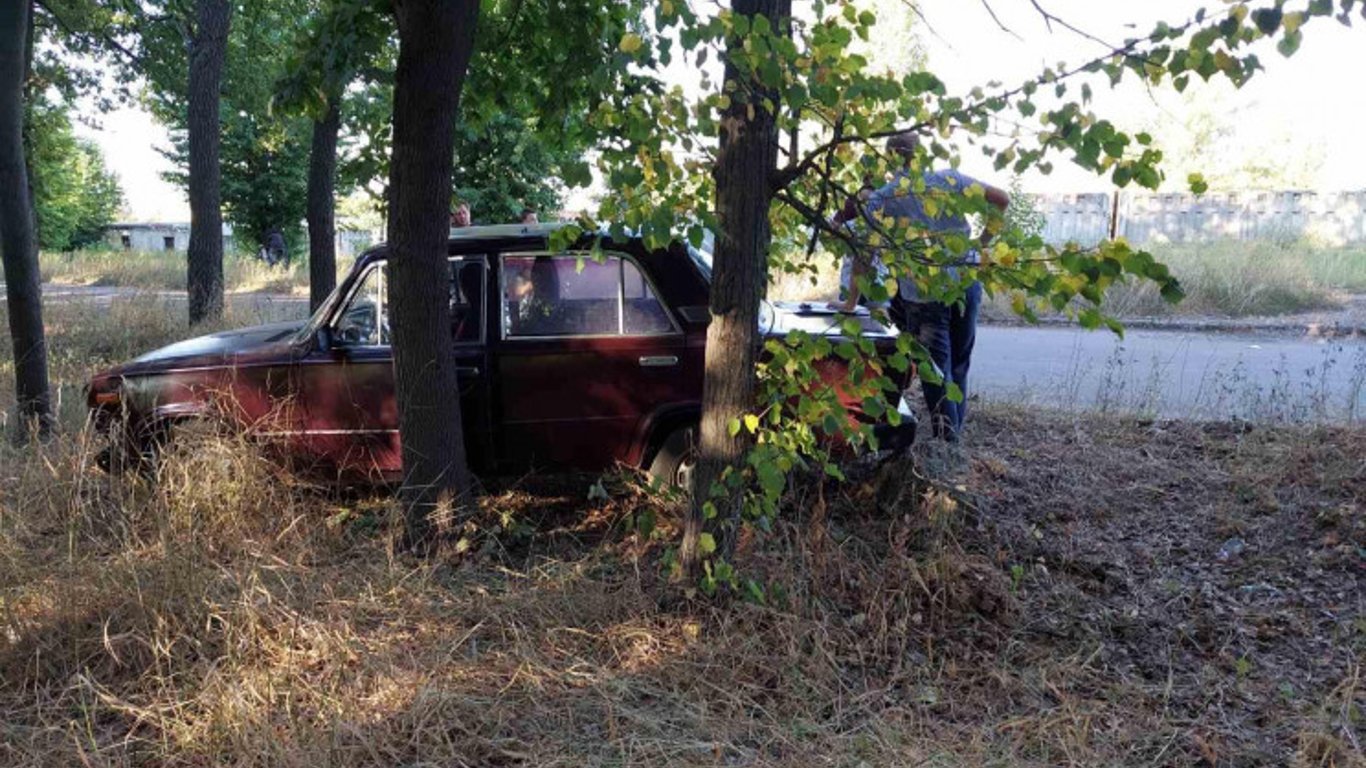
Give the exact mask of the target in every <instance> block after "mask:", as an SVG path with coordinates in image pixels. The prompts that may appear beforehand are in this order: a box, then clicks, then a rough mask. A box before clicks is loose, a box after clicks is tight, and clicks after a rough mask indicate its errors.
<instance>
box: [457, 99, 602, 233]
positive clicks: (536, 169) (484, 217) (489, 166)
mask: <svg viewBox="0 0 1366 768" xmlns="http://www.w3.org/2000/svg"><path fill="white" fill-rule="evenodd" d="M580 154H581V150H575V149H569V148H565V147H557V146H555V144H554V143H552V142H546V141H543V140H542V139H541V138H540V137H539V136H538V135H537V133H536V131H535V128H534V127H533V125H532V124H530V123H529V122H528V121H526V120H523V119H519V118H516V117H509V116H506V115H500V116H498V117H494V118H492V119H490V120H488V121H485V122H484V123H483V124H482V125H480V126H479V127H477V128H476V127H474V126H472V125H470V124H469V123H461V124H459V125H457V126H456V129H455V168H454V171H453V174H452V186H453V187H454V192H455V197H456V198H459V199H461V200H465V201H466V202H468V203H469V204H470V209H471V210H472V211H473V213H474V220H475V221H476V222H478V223H480V224H506V223H509V222H515V221H517V220H518V219H519V217H520V215H521V211H522V208H523V207H530V208H533V209H535V210H537V211H539V212H541V213H542V214H545V213H546V212H549V211H557V210H559V208H560V192H559V189H558V185H557V184H556V183H555V173H556V172H557V171H558V170H559V169H562V168H564V167H565V166H567V165H568V164H571V163H575V162H577V161H578V159H579V156H580Z"/></svg>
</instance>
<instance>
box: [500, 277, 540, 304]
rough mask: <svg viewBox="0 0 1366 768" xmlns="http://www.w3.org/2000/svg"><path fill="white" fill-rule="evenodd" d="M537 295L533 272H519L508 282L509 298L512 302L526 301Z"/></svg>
mask: <svg viewBox="0 0 1366 768" xmlns="http://www.w3.org/2000/svg"><path fill="white" fill-rule="evenodd" d="M534 293H535V287H534V286H533V285H532V282H531V270H529V269H522V270H518V271H517V272H516V273H514V274H513V275H512V279H511V280H509V281H508V288H507V297H508V299H509V300H510V301H525V300H527V299H528V298H530V297H531V296H532V295H533V294H534Z"/></svg>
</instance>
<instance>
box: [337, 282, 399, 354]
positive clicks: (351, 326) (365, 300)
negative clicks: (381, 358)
mask: <svg viewBox="0 0 1366 768" xmlns="http://www.w3.org/2000/svg"><path fill="white" fill-rule="evenodd" d="M386 272H387V267H386V266H385V265H384V264H380V265H378V266H376V267H373V268H372V269H371V270H370V271H369V272H366V273H365V277H363V278H361V282H360V286H359V287H358V288H357V289H356V292H355V293H353V294H351V301H350V303H348V304H347V305H346V309H345V310H344V311H343V312H342V313H341V315H340V317H338V319H337V323H336V331H335V333H336V340H337V343H338V344H339V345H341V346H344V347H380V346H388V344H389V307H388V297H387V295H386V294H385V291H387V290H388V286H387V285H385V278H386V277H387V274H386Z"/></svg>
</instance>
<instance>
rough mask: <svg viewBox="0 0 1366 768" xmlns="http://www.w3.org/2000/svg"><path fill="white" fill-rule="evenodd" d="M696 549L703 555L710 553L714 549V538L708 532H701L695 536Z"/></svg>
mask: <svg viewBox="0 0 1366 768" xmlns="http://www.w3.org/2000/svg"><path fill="white" fill-rule="evenodd" d="M697 551H698V552H701V553H702V554H703V555H710V554H711V553H713V552H715V551H716V539H715V538H713V537H712V535H711V534H710V533H707V532H705V531H704V532H702V534H700V535H699V536H698V537H697Z"/></svg>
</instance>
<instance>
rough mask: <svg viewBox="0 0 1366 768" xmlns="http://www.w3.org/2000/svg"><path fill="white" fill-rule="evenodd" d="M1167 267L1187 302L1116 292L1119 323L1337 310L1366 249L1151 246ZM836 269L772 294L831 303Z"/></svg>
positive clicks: (996, 309) (781, 282)
mask: <svg viewBox="0 0 1366 768" xmlns="http://www.w3.org/2000/svg"><path fill="white" fill-rule="evenodd" d="M1152 252H1153V255H1154V256H1156V257H1157V259H1158V260H1159V261H1161V262H1163V263H1164V264H1166V265H1168V266H1169V267H1171V270H1172V272H1173V274H1175V275H1176V276H1177V278H1178V279H1180V281H1181V285H1182V287H1183V288H1185V290H1186V293H1187V298H1186V300H1185V301H1183V302H1182V303H1181V304H1179V305H1176V306H1172V305H1169V304H1167V303H1166V302H1164V301H1163V300H1162V297H1161V296H1159V295H1158V293H1157V291H1156V290H1154V289H1153V287H1152V285H1151V284H1148V283H1143V284H1138V283H1133V284H1125V285H1120V286H1116V287H1115V288H1112V289H1111V290H1110V292H1109V293H1108V294H1107V296H1106V301H1107V304H1108V307H1109V311H1110V312H1112V313H1113V314H1115V315H1116V316H1118V317H1121V318H1124V317H1153V316H1158V317H1161V316H1178V317H1189V316H1196V315H1200V316H1212V317H1251V316H1274V315H1288V314H1295V313H1302V312H1313V311H1316V310H1328V309H1334V308H1336V307H1338V306H1339V305H1340V304H1341V303H1342V301H1343V300H1344V298H1345V296H1346V295H1348V294H1358V295H1359V294H1366V249H1363V248H1360V247H1357V248H1319V247H1315V246H1311V245H1307V244H1304V243H1294V244H1279V243H1269V242H1266V243H1238V242H1225V243H1207V244H1200V245H1166V246H1161V245H1159V246H1152ZM838 277H839V276H838V271H837V270H836V269H835V267H834V266H829V265H826V264H822V271H821V273H820V274H819V275H818V276H817V279H816V280H815V281H812V280H811V278H810V277H809V276H806V275H803V276H781V277H779V278H778V279H776V280H775V281H774V284H773V286H772V287H771V288H770V290H769V293H770V295H771V296H773V297H775V298H780V299H785V300H807V299H819V300H829V299H831V298H834V296H835V295H836V293H837V292H838V290H839V283H838ZM984 311H985V312H986V314H987V316H988V317H1001V318H1006V317H1014V314H1013V312H1012V311H1011V309H1010V300H1009V298H1008V297H1001V298H997V299H988V300H987V305H986V308H985V310H984Z"/></svg>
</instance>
